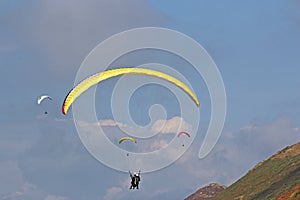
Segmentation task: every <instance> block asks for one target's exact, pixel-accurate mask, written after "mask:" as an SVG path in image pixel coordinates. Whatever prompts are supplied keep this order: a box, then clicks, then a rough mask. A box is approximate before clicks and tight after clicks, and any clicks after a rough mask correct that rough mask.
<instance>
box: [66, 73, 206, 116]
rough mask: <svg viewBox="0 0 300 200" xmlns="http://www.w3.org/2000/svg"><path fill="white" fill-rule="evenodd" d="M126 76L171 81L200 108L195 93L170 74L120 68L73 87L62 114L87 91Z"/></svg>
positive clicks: (91, 77) (95, 75) (97, 75)
mask: <svg viewBox="0 0 300 200" xmlns="http://www.w3.org/2000/svg"><path fill="white" fill-rule="evenodd" d="M124 74H140V75H146V76H153V77H157V78H160V79H163V80H166V81H169V82H170V83H173V84H174V85H176V86H177V87H179V88H181V89H182V90H183V91H184V92H185V93H186V94H188V96H190V98H191V99H192V100H193V101H194V102H195V104H196V105H197V106H198V107H199V106H200V103H199V101H198V99H197V97H196V95H195V94H194V92H193V91H192V90H191V89H190V88H189V87H188V86H187V85H186V84H185V83H183V82H181V81H180V80H178V79H176V78H174V77H173V76H170V75H168V74H165V73H162V72H159V71H155V70H151V69H144V68H119V69H112V70H107V71H104V72H100V73H97V74H94V75H92V76H90V77H88V78H86V79H84V80H83V81H81V82H80V83H79V84H78V85H76V86H75V87H73V88H72V89H71V91H70V92H69V93H68V95H67V96H66V98H65V100H64V102H63V106H62V113H63V114H64V115H66V114H67V112H68V109H69V107H70V106H71V104H72V103H73V102H74V101H75V99H76V98H77V97H78V96H80V95H81V94H82V93H83V92H84V91H85V90H87V89H89V88H90V87H91V86H93V85H95V84H97V83H99V82H101V81H104V80H106V79H109V78H111V77H115V76H120V75H124Z"/></svg>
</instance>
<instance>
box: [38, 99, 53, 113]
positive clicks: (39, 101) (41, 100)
mask: <svg viewBox="0 0 300 200" xmlns="http://www.w3.org/2000/svg"><path fill="white" fill-rule="evenodd" d="M46 99H49V100H51V101H52V98H51V97H50V96H48V95H42V96H40V97H39V98H38V100H37V104H38V105H41V104H42V102H43V101H45V100H46ZM44 113H45V114H46V115H47V114H48V112H47V111H45V112H44Z"/></svg>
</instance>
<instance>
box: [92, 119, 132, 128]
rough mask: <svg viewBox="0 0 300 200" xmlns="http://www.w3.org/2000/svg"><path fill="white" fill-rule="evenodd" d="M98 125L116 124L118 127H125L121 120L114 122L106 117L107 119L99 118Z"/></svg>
mask: <svg viewBox="0 0 300 200" xmlns="http://www.w3.org/2000/svg"><path fill="white" fill-rule="evenodd" d="M98 125H100V126H118V127H127V125H126V124H123V123H121V122H116V121H114V120H111V119H107V120H100V121H99V122H98Z"/></svg>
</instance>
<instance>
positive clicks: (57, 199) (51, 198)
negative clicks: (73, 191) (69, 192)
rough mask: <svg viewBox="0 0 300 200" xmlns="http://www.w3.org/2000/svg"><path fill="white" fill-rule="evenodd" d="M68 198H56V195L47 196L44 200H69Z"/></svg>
mask: <svg viewBox="0 0 300 200" xmlns="http://www.w3.org/2000/svg"><path fill="white" fill-rule="evenodd" d="M67 199H68V198H67V197H63V196H55V195H47V196H46V197H45V199H44V200H67Z"/></svg>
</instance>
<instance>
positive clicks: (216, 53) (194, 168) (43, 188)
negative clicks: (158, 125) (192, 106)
mask: <svg viewBox="0 0 300 200" xmlns="http://www.w3.org/2000/svg"><path fill="white" fill-rule="evenodd" d="M299 6H300V4H299V3H298V2H297V1H272V0H266V1H243V2H241V1H238V0H226V1H197V0H193V1H192V0H190V1H174V0H165V1H154V0H152V1H138V0H133V1H121V0H113V1H108V0H107V1H102V0H101V1H92V0H90V1H85V2H84V3H83V2H81V1H76V0H75V1H72V2H70V1H50V0H45V1H36V0H31V1H26V2H25V1H12V0H3V1H1V2H0V27H1V28H0V65H1V83H2V84H1V86H0V89H1V91H2V92H3V95H2V98H1V99H0V111H1V113H2V114H1V115H0V129H1V132H0V133H1V134H0V141H1V142H0V199H45V200H62V199H72V200H73V199H74V200H77V199H78V200H81V199H103V200H110V199H140V198H143V199H184V198H185V197H187V196H188V195H189V194H191V193H192V192H194V191H196V190H197V189H198V188H199V187H201V186H203V185H206V184H208V183H210V182H219V183H221V184H225V185H230V184H231V183H233V182H234V181H236V180H237V179H238V178H240V177H241V176H243V175H244V174H245V173H246V172H247V171H248V170H249V169H250V168H252V167H253V166H254V165H255V164H257V163H258V162H259V161H261V160H263V159H266V158H267V157H268V156H270V155H272V154H273V153H275V152H276V151H278V150H280V149H281V148H284V147H285V146H287V145H289V144H293V143H296V142H298V141H299V139H300V128H299V127H300V120H299V119H300V118H299V116H300V103H299V102H300V94H299V89H298V86H299V85H300V78H299V74H300V60H299V55H298V54H299V52H300V38H299V35H300V14H299V12H298V11H299ZM145 26H158V27H165V28H170V29H174V30H177V31H180V32H182V33H184V34H186V35H188V36H190V37H192V38H193V39H194V40H196V41H197V42H199V43H200V44H201V45H202V46H203V47H204V48H205V49H206V50H207V52H208V53H209V54H210V56H211V57H212V58H213V60H214V62H215V63H216V64H217V66H218V68H219V71H220V73H221V75H222V78H223V81H224V84H225V89H226V95H227V116H226V122H225V127H224V130H223V132H222V135H221V137H220V139H219V141H218V143H217V145H216V146H215V147H214V149H213V150H212V152H211V153H210V154H209V155H208V156H207V157H205V159H203V160H199V159H198V157H197V155H198V149H199V146H200V145H201V141H202V140H203V134H204V133H205V130H206V128H207V126H208V122H209V120H210V99H209V94H208V91H207V88H206V86H205V84H204V82H203V80H202V79H201V77H200V78H199V77H197V76H194V75H193V73H192V71H189V70H186V71H185V70H183V71H182V73H183V74H184V75H185V76H187V77H186V78H187V79H191V80H192V81H191V82H192V84H193V88H194V89H196V95H197V96H198V97H199V99H200V101H201V104H202V107H201V123H200V130H199V132H198V136H197V137H196V139H195V141H194V142H193V144H192V145H191V147H190V149H189V150H188V151H187V152H186V153H185V154H184V155H183V157H181V158H180V159H179V160H178V161H176V162H175V163H174V164H173V165H171V166H169V167H166V168H164V169H162V170H159V171H156V172H152V173H147V174H144V175H143V176H142V182H141V190H140V191H138V192H132V191H129V190H128V184H129V177H128V175H127V174H125V173H121V172H118V171H116V170H113V169H110V168H108V167H106V166H104V165H103V164H101V163H100V162H98V161H97V160H96V159H94V158H93V156H92V155H91V154H89V152H88V151H87V150H86V149H85V147H84V145H83V144H82V142H81V141H80V139H79V137H78V134H77V132H76V129H75V126H74V123H73V121H72V113H69V114H68V115H67V116H63V115H62V114H61V113H60V109H61V104H62V102H63V100H64V98H65V96H66V94H67V93H68V91H69V90H70V88H72V86H73V83H74V80H75V76H76V73H77V70H78V69H79V67H80V65H81V63H82V62H83V60H84V59H85V57H86V56H87V54H88V53H89V52H90V51H91V50H92V49H93V48H94V47H95V46H96V45H98V44H99V43H100V42H101V41H103V40H105V39H106V38H108V37H110V36H111V35H113V34H116V33H119V32H121V31H125V30H128V29H131V28H137V27H145ZM133 42H134V41H133ZM146 62H156V63H163V64H166V65H169V66H173V67H174V69H177V70H178V69H179V68H180V66H183V65H184V66H188V64H187V63H186V62H185V61H182V60H180V59H179V58H177V57H174V56H171V55H169V54H166V53H162V52H155V51H144V52H133V53H130V54H128V55H125V56H123V57H122V58H120V59H118V60H117V61H116V62H114V63H113V65H112V66H111V68H114V67H117V66H119V65H123V64H124V65H127V66H134V65H136V64H142V63H146ZM187 68H188V67H187ZM116 80H117V79H112V80H108V81H107V82H106V83H104V85H103V86H101V87H99V88H98V89H97V96H96V97H97V99H100V100H101V101H100V102H99V103H98V102H97V109H98V107H99V110H98V112H99V113H98V115H99V118H101V119H102V120H113V119H112V114H111V110H110V109H107V105H108V103H109V102H110V97H111V93H112V89H113V87H114V83H115V82H116ZM200 91H201V92H200ZM43 93H47V94H50V95H51V96H52V97H53V101H51V102H46V103H45V104H44V105H43V106H37V105H36V99H37V97H38V96H39V95H40V94H43ZM156 97H157V98H156ZM173 98H174V96H172V94H169V91H166V90H164V89H163V88H159V87H156V86H155V85H154V86H147V87H144V88H140V89H139V90H138V91H137V92H136V93H135V94H134V95H133V98H132V100H131V102H130V111H131V112H132V116H133V119H135V120H136V122H137V123H138V124H142V125H143V124H147V123H148V122H149V116H148V113H147V112H148V108H149V106H151V105H152V104H156V103H161V104H162V105H163V106H165V109H166V111H167V116H168V119H171V118H173V117H176V116H178V113H179V110H178V103H177V101H174V102H173V101H172V100H171V99H173ZM136 104H138V105H139V108H140V109H137V107H136V106H134V105H136ZM44 110H47V111H48V112H49V113H48V115H46V116H45V115H44ZM110 123H111V124H110V126H108V127H107V131H108V132H109V133H112V132H115V131H116V130H115V129H116V127H115V126H116V123H113V121H110ZM120 123H122V122H120ZM170 124H171V123H170ZM170 126H171V125H170ZM163 137H167V135H166V136H163ZM159 139H161V138H159ZM161 141H163V140H161ZM155 144H157V146H158V147H159V146H160V145H162V143H155ZM152 147H153V146H150V147H149V148H152ZM147 148H148V147H147ZM153 148H154V147H153ZM108 153H109V152H108Z"/></svg>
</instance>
